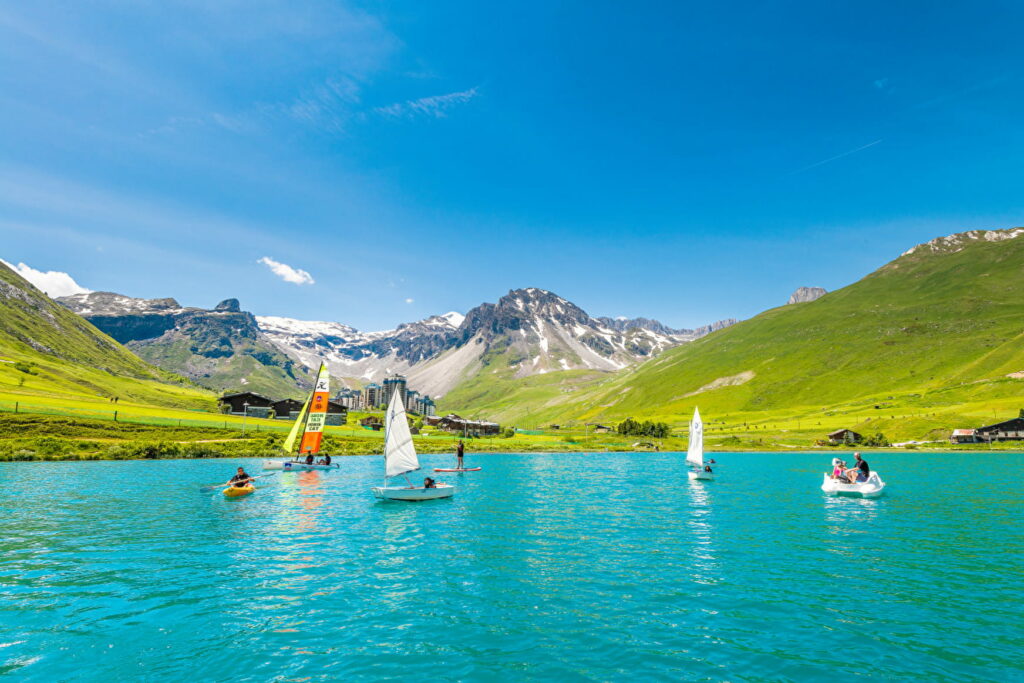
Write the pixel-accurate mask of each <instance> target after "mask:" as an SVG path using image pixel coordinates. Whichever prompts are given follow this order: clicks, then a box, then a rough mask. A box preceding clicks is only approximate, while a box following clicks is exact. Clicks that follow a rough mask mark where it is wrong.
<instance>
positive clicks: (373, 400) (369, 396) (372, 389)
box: [362, 382, 384, 410]
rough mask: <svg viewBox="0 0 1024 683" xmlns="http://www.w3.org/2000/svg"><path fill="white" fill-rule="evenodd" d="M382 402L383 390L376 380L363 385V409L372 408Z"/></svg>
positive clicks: (377, 406)
mask: <svg viewBox="0 0 1024 683" xmlns="http://www.w3.org/2000/svg"><path fill="white" fill-rule="evenodd" d="M383 403H384V390H383V388H382V387H381V386H380V385H379V384H377V383H376V382H370V383H369V384H367V385H366V386H365V387H363V405H362V407H363V409H365V410H373V409H374V408H379V407H380V406H381V404H383Z"/></svg>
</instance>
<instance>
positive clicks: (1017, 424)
mask: <svg viewBox="0 0 1024 683" xmlns="http://www.w3.org/2000/svg"><path fill="white" fill-rule="evenodd" d="M975 432H976V433H977V436H978V441H984V442H991V441H1021V440H1024V417H1015V418H1013V419H1012V420H1007V421H1006V422H997V423H996V424H994V425H988V426H987V427H978V429H976V430H975Z"/></svg>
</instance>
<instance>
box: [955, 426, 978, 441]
mask: <svg viewBox="0 0 1024 683" xmlns="http://www.w3.org/2000/svg"><path fill="white" fill-rule="evenodd" d="M949 442H950V443H977V442H978V430H977V429H954V430H953V433H952V434H951V435H950V437H949Z"/></svg>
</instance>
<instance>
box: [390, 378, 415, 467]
mask: <svg viewBox="0 0 1024 683" xmlns="http://www.w3.org/2000/svg"><path fill="white" fill-rule="evenodd" d="M384 465H385V469H384V474H385V476H388V477H397V476H400V475H403V474H408V473H409V472H414V471H416V470H418V469H419V468H420V461H419V459H418V458H417V457H416V448H415V447H414V446H413V444H412V434H411V433H410V432H409V421H408V420H407V419H406V417H405V406H404V405H402V392H400V391H396V392H395V393H393V394H392V395H391V403H390V404H389V405H388V412H387V415H386V416H385V418H384Z"/></svg>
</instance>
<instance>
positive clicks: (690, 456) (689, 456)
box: [686, 408, 715, 481]
mask: <svg viewBox="0 0 1024 683" xmlns="http://www.w3.org/2000/svg"><path fill="white" fill-rule="evenodd" d="M686 462H688V463H690V464H691V465H693V466H694V467H696V469H693V470H690V472H689V475H690V479H701V480H704V481H712V480H714V478H715V475H714V474H712V473H711V472H708V471H705V468H704V423H703V422H701V420H700V411H698V410H697V408H694V409H693V419H692V420H690V443H689V444H687V447H686Z"/></svg>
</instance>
